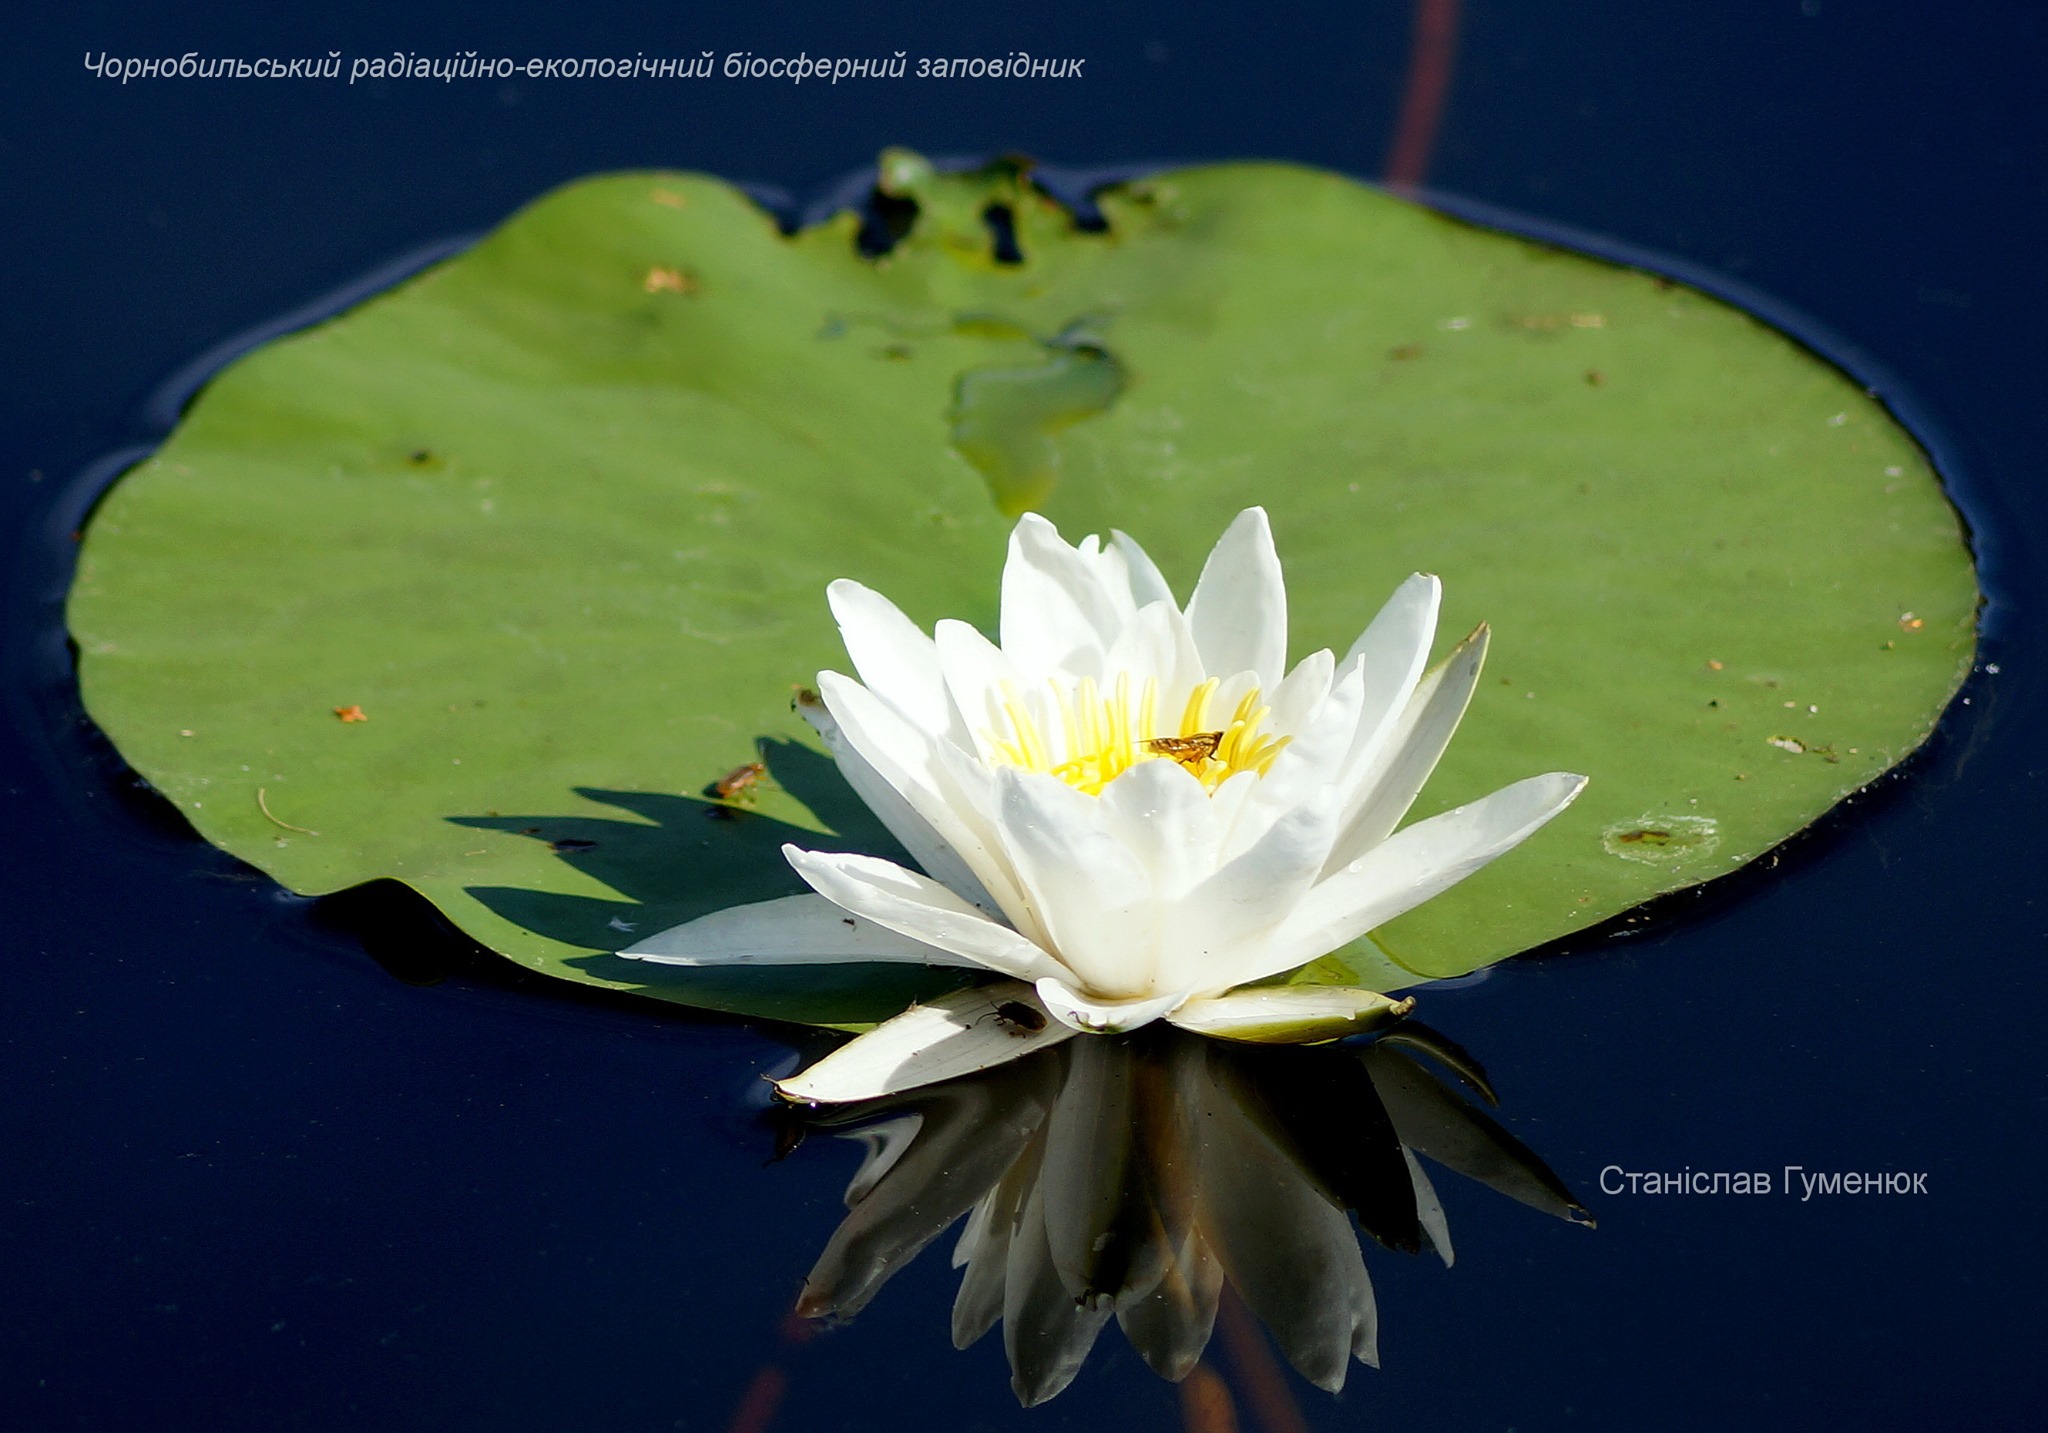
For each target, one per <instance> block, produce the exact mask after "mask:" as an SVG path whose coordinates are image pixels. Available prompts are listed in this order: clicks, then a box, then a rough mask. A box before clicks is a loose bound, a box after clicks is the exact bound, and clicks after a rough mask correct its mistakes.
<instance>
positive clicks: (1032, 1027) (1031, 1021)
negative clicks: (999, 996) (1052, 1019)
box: [995, 1000, 1045, 1038]
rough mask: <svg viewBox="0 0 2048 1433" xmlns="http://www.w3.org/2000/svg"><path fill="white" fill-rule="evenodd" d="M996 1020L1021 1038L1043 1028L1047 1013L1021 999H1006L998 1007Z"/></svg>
mask: <svg viewBox="0 0 2048 1433" xmlns="http://www.w3.org/2000/svg"><path fill="white" fill-rule="evenodd" d="M995 1022H996V1024H998V1025H1000V1026H1002V1027H1003V1029H1005V1030H1007V1031H1009V1032H1010V1033H1011V1034H1012V1035H1016V1036H1019V1037H1020V1038H1021V1037H1022V1036H1025V1035H1031V1034H1035V1033H1036V1032H1038V1031H1040V1030H1043V1029H1044V1028H1045V1015H1044V1013H1043V1012H1041V1011H1038V1010H1034V1009H1032V1008H1031V1007H1030V1006H1029V1005H1026V1004H1025V1003H1024V1002H1023V1001H1021V1000H1005V1001H1004V1002H1003V1003H1002V1004H1000V1005H998V1006H997V1007H996V1010H995Z"/></svg>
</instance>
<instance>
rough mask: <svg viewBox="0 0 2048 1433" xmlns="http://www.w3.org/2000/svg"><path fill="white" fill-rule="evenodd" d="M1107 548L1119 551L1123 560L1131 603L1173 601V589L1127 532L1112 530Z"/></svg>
mask: <svg viewBox="0 0 2048 1433" xmlns="http://www.w3.org/2000/svg"><path fill="white" fill-rule="evenodd" d="M1109 550H1110V551H1111V552H1115V553H1119V554H1121V555H1122V557H1123V560H1124V572H1125V575H1126V577H1127V579H1128V580H1129V582H1130V584H1131V605H1132V606H1134V607H1140V608H1142V607H1147V606H1150V605H1151V604H1152V603H1154V602H1171V601H1173V589H1172V588H1170V587H1168V586H1167V585H1166V579H1165V578H1164V577H1161V576H1160V575H1159V566H1158V564H1157V563H1155V562H1153V561H1152V559H1151V557H1150V556H1149V555H1147V553H1146V551H1145V549H1144V548H1142V547H1140V546H1138V544H1137V543H1136V542H1135V541H1133V540H1132V538H1131V537H1130V535H1129V534H1127V533H1121V532H1116V531H1114V530H1112V531H1111V532H1110V535H1109Z"/></svg>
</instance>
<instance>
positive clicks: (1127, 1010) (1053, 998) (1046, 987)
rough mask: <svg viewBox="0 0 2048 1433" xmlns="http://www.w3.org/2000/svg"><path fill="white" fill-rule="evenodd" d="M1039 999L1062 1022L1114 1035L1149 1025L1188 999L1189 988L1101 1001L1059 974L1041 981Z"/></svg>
mask: <svg viewBox="0 0 2048 1433" xmlns="http://www.w3.org/2000/svg"><path fill="white" fill-rule="evenodd" d="M1038 998H1039V999H1040V1000H1042V1001H1043V1002H1044V1003H1045V1008H1046V1009H1047V1010H1049V1011H1051V1012H1052V1016H1053V1018H1054V1019H1055V1020H1057V1021H1059V1022H1060V1024H1062V1025H1064V1026H1067V1027H1068V1028H1069V1029H1072V1030H1086V1031H1087V1032H1089V1033H1090V1034H1092V1035H1114V1034H1118V1033H1121V1032H1122V1031H1125V1030H1135V1029H1137V1028H1138V1027H1139V1026H1140V1025H1149V1024H1151V1023H1152V1022H1153V1021H1154V1020H1157V1019H1158V1018H1159V1017H1160V1016H1162V1015H1164V1014H1165V1013H1166V1012H1167V1011H1169V1010H1172V1009H1174V1008H1176V1007H1177V1006H1179V1004H1180V1003H1181V1002H1182V1001H1183V1000H1186V999H1187V998H1188V997H1187V992H1186V991H1174V992H1173V993H1172V994H1170V995H1156V996H1146V997H1143V998H1140V999H1136V1000H1098V999H1095V998H1093V997H1090V996H1086V995H1082V994H1080V993H1079V992H1078V991H1076V990H1075V989H1074V988H1073V987H1072V986H1070V985H1069V984H1067V983H1066V982H1065V981H1063V980H1061V979H1060V978H1059V977H1057V976H1047V977H1045V978H1044V979H1043V980H1040V981H1039V982H1038Z"/></svg>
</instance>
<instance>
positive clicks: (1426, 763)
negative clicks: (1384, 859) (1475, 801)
mask: <svg viewBox="0 0 2048 1433" xmlns="http://www.w3.org/2000/svg"><path fill="white" fill-rule="evenodd" d="M1486 643H1487V629H1486V626H1485V624H1484V623H1482V624H1481V625H1480V626H1479V627H1478V628H1476V629H1475V630H1474V631H1473V633H1472V635H1471V636H1469V637H1467V638H1466V639H1465V640H1464V641H1463V642H1461V643H1459V644H1458V647H1457V649H1456V650H1455V651H1453V652H1452V653H1451V655H1450V656H1449V657H1448V658H1446V659H1445V661H1444V663H1443V665H1441V666H1440V667H1438V668H1437V669H1436V670H1435V671H1433V672H1431V673H1430V674H1429V675H1428V676H1427V677H1425V678H1424V679H1423V680H1422V682H1421V683H1420V684H1419V685H1418V686H1417V687H1416V689H1415V692H1414V695H1412V696H1411V697H1410V698H1409V699H1408V704H1407V706H1406V707H1405V708H1403V709H1402V713H1401V717H1400V719H1399V721H1398V722H1397V723H1396V724H1395V726H1394V728H1393V730H1392V732H1391V733H1390V734H1389V736H1388V737H1387V739H1386V742H1385V745H1384V746H1383V747H1382V748H1381V749H1380V751H1379V752H1378V754H1377V755H1376V756H1375V757H1374V759H1373V761H1372V763H1371V767H1370V769H1369V770H1368V771H1366V772H1363V773H1360V774H1359V775H1358V776H1357V777H1356V778H1355V780H1354V784H1353V785H1351V786H1350V788H1349V791H1348V795H1349V799H1350V800H1351V802H1352V811H1351V813H1350V814H1349V815H1348V816H1347V817H1346V819H1345V822H1344V831H1343V834H1342V835H1340V836H1339V837H1338V838H1337V842H1336V845H1335V846H1334V847H1332V848H1331V851H1330V868H1331V869H1332V870H1335V869H1336V868H1337V867H1339V866H1342V865H1344V864H1345V863H1347V862H1349V861H1354V860H1356V859H1357V858H1358V857H1360V856H1362V855H1364V854H1365V853H1366V852H1367V851H1370V850H1371V849H1372V848H1373V847H1374V846H1377V845H1378V844H1379V843H1380V842H1382V841H1384V840H1386V838H1387V835H1388V833H1389V832H1391V831H1392V830H1393V829H1394V828H1395V827H1396V826H1398V825H1400V824H1401V818H1402V817H1403V816H1406V815H1407V814H1408V808H1409V807H1411V806H1413V805H1414V804H1415V797H1416V794H1417V793H1418V792H1420V791H1421V790H1422V784H1423V783H1424V782H1425V781H1427V780H1429V774H1430V773H1431V772H1432V771H1434V770H1436V764H1437V761H1438V760H1439V759H1440V758H1441V757H1442V756H1443V754H1444V748H1445V747H1447V746H1449V745H1450V744H1451V733H1452V732H1454V731H1456V730H1457V729H1458V723H1459V722H1460V721H1461V720H1463V719H1464V716H1465V708H1466V706H1467V704H1469V703H1470V702H1471V700H1472V689H1473V688H1474V687H1475V686H1477V685H1478V684H1479V669H1480V668H1481V667H1482V666H1484V665H1485V662H1486Z"/></svg>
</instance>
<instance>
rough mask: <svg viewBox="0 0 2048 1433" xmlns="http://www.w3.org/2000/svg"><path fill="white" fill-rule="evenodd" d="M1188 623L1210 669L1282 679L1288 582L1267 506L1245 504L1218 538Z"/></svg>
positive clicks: (1263, 680) (1267, 680) (1264, 681)
mask: <svg viewBox="0 0 2048 1433" xmlns="http://www.w3.org/2000/svg"><path fill="white" fill-rule="evenodd" d="M1188 625H1189V626H1190V627H1192V628H1193V629H1194V633H1195V646H1196V647H1197V648H1199V649H1200V650H1201V653H1202V665H1203V666H1204V667H1205V668H1207V670H1208V671H1209V672H1210V673H1211V674H1213V675H1218V676H1221V675H1225V674H1227V673H1232V672H1242V671H1253V672H1257V673H1258V674H1259V682H1260V685H1262V686H1266V687H1272V686H1275V685H1277V684H1278V683H1279V681H1280V677H1281V674H1282V673H1283V672H1285V671H1286V669H1287V587H1286V584H1285V582H1284V581H1283V580H1282V579H1281V576H1280V556H1279V554H1278V553H1277V552H1275V551H1274V550H1273V529H1272V525H1271V524H1270V523H1268V522H1267V520H1266V510H1265V509H1264V508H1246V509H1245V510H1244V511H1243V512H1241V513H1239V514H1238V515H1237V520H1236V521H1235V522H1233V523H1231V525H1230V526H1229V528H1227V529H1226V530H1225V531H1224V534H1223V536H1222V537H1221V538H1219V539H1218V540H1217V543H1216V546H1215V548H1214V549H1213V550H1212V551H1211V552H1210V553H1209V560H1208V562H1207V563H1205V564H1204V565H1203V567H1202V576H1201V579H1200V580H1199V581H1198V582H1196V583H1195V595H1194V596H1193V597H1192V598H1190V599H1189V601H1188ZM1004 645H1005V646H1007V645H1008V644H1007V643H1005V644H1004Z"/></svg>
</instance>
